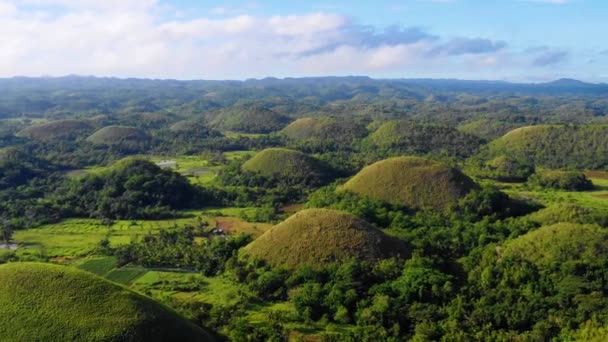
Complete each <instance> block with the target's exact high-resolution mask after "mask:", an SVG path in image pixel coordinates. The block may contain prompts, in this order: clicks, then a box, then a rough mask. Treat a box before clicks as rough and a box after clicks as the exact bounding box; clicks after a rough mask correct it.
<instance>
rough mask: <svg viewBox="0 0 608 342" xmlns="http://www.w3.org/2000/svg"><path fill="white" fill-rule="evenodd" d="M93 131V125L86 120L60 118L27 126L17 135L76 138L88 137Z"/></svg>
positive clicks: (33, 137)
mask: <svg viewBox="0 0 608 342" xmlns="http://www.w3.org/2000/svg"><path fill="white" fill-rule="evenodd" d="M92 131H93V126H92V125H91V124H90V123H88V122H86V121H80V120H59V121H51V122H47V123H44V124H41V125H34V126H29V127H26V128H25V129H23V130H22V131H20V132H19V133H17V136H20V137H25V138H29V139H35V140H51V139H68V140H75V139H77V138H80V137H86V136H87V135H89V134H91V132H92Z"/></svg>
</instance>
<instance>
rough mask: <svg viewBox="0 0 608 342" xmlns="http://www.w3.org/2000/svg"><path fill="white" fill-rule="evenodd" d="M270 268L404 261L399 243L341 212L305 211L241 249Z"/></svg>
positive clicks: (400, 243) (406, 255) (325, 210)
mask: <svg viewBox="0 0 608 342" xmlns="http://www.w3.org/2000/svg"><path fill="white" fill-rule="evenodd" d="M243 251H244V253H246V254H247V255H250V256H252V257H254V258H258V259H262V260H264V261H266V262H268V263H269V264H271V265H274V266H283V267H286V268H290V269H293V268H297V267H298V266H303V265H308V266H313V267H322V266H324V265H327V264H330V263H334V262H340V261H346V260H348V259H351V258H356V259H358V260H375V259H382V258H388V257H391V256H401V257H408V256H409V254H410V252H409V250H408V248H407V247H406V245H405V244H404V243H403V242H400V241H398V240H396V239H394V238H392V237H389V236H387V235H385V234H384V233H383V232H382V231H380V230H378V229H377V228H375V227H373V226H372V225H370V224H369V223H367V222H365V221H363V220H361V219H359V218H357V217H355V216H353V215H350V214H347V213H344V212H341V211H336V210H329V209H307V210H302V211H300V212H298V213H297V214H295V215H293V216H291V217H290V218H288V219H287V220H285V221H284V222H282V223H280V224H278V225H276V226H274V227H273V228H271V229H270V230H268V231H267V232H266V233H264V234H263V235H262V236H260V237H259V238H257V239H256V240H254V241H253V242H252V243H250V244H249V245H248V246H246V247H245V248H244V250H243Z"/></svg>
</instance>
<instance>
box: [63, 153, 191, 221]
mask: <svg viewBox="0 0 608 342" xmlns="http://www.w3.org/2000/svg"><path fill="white" fill-rule="evenodd" d="M63 193H64V196H63V197H62V198H61V199H60V203H61V205H62V206H63V207H65V208H66V209H67V210H68V212H70V213H72V215H75V216H80V217H83V216H84V217H99V218H111V219H120V218H125V219H133V218H162V217H167V216H170V215H171V211H172V210H175V209H185V208H187V207H189V206H191V205H192V204H193V201H194V200H196V198H197V195H198V194H197V190H196V189H195V188H194V187H193V186H192V185H190V184H189V183H188V180H187V179H186V178H184V177H183V176H181V175H179V174H178V173H175V172H173V171H170V170H163V169H161V168H159V167H158V166H156V165H155V164H154V163H151V162H149V161H146V160H142V159H128V160H126V161H123V162H121V163H118V164H117V165H115V166H114V167H112V168H111V169H109V170H107V171H105V172H101V173H99V174H89V175H86V176H84V177H81V178H77V179H74V180H72V181H71V182H69V183H68V184H67V185H66V188H65V189H63Z"/></svg>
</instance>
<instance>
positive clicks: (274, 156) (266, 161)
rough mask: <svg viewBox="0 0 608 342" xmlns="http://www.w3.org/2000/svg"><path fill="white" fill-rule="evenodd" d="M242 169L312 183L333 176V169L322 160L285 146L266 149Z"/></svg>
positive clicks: (262, 174) (247, 162)
mask: <svg viewBox="0 0 608 342" xmlns="http://www.w3.org/2000/svg"><path fill="white" fill-rule="evenodd" d="M242 169H243V171H249V172H253V173H257V174H260V175H261V176H264V177H269V178H270V177H276V178H280V179H286V180H289V179H293V180H299V181H306V182H305V183H311V184H321V183H325V182H327V181H328V180H329V179H330V178H331V176H332V171H331V169H330V168H329V167H328V166H326V165H325V164H324V163H322V162H321V161H320V160H318V159H316V158H314V157H311V156H309V155H307V154H305V153H302V152H299V151H294V150H289V149H285V148H268V149H265V150H263V151H261V152H259V153H257V154H256V155H255V156H253V158H251V159H249V160H248V161H246V162H245V163H244V164H243V166H242Z"/></svg>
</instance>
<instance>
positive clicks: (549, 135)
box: [483, 125, 608, 170]
mask: <svg viewBox="0 0 608 342" xmlns="http://www.w3.org/2000/svg"><path fill="white" fill-rule="evenodd" d="M500 155H507V156H510V157H513V158H517V159H521V160H524V161H526V162H528V163H533V164H535V165H536V166H540V167H546V168H553V169H559V168H575V169H593V170H595V169H606V168H608V125H596V126H528V127H521V128H518V129H515V130H512V131H510V132H509V133H507V134H505V135H504V136H503V137H502V138H499V139H497V140H495V141H493V142H492V143H491V144H490V145H489V148H488V151H487V152H486V153H485V154H484V155H483V157H485V158H488V159H490V158H492V157H496V156H500Z"/></svg>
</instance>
